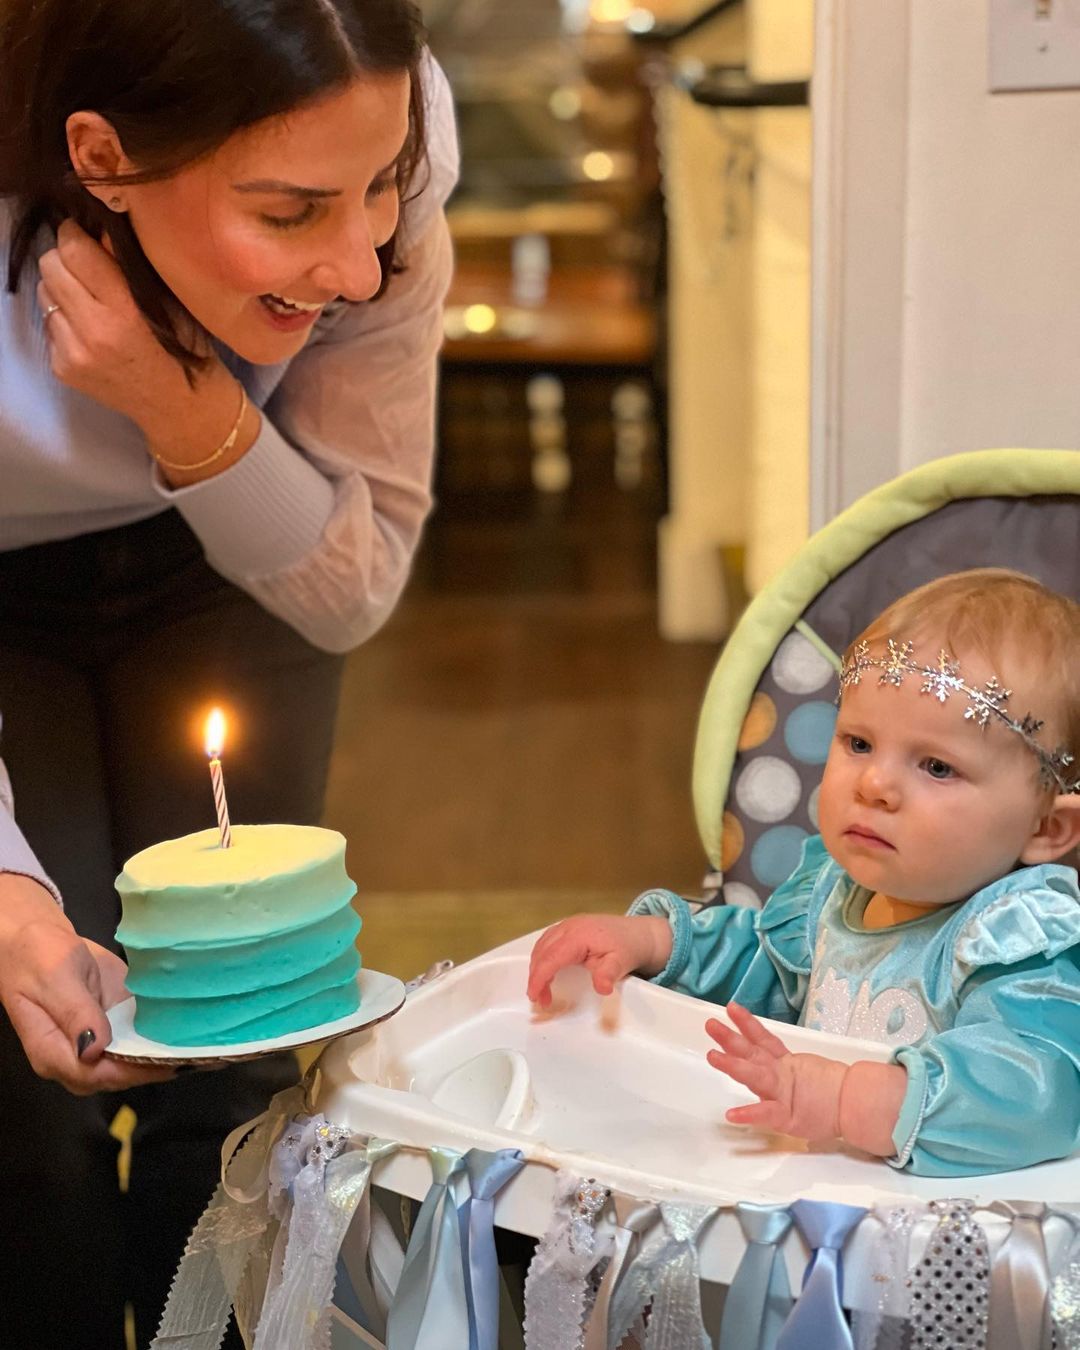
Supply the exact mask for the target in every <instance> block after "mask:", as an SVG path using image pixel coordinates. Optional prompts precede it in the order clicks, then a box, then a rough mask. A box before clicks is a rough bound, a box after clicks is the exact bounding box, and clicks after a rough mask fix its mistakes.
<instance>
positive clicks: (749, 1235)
mask: <svg viewBox="0 0 1080 1350" xmlns="http://www.w3.org/2000/svg"><path fill="white" fill-rule="evenodd" d="M735 1217H736V1218H737V1219H738V1221H739V1227H740V1228H741V1229H742V1231H743V1236H744V1237H745V1238H746V1242H747V1247H746V1251H745V1252H744V1253H743V1257H742V1260H741V1261H740V1262H739V1267H738V1269H737V1270H736V1272H735V1277H734V1279H733V1280H732V1281H731V1288H730V1289H729V1290H728V1293H727V1298H726V1299H725V1300H724V1315H723V1320H722V1321H721V1323H720V1341H719V1345H718V1347H717V1350H775V1347H776V1342H777V1339H778V1338H779V1335H780V1331H781V1329H782V1328H783V1325H784V1323H785V1322H786V1321H787V1318H788V1316H789V1314H790V1313H791V1305H792V1297H791V1285H790V1283H789V1282H788V1273H787V1266H786V1265H785V1264H784V1256H783V1253H782V1252H781V1250H780V1243H781V1242H783V1240H784V1238H785V1237H787V1235H788V1232H789V1230H790V1228H791V1222H792V1220H791V1213H790V1211H789V1210H788V1208H787V1206H786V1205H755V1204H753V1203H751V1202H750V1201H744V1202H742V1203H740V1204H737V1205H736V1206H735Z"/></svg>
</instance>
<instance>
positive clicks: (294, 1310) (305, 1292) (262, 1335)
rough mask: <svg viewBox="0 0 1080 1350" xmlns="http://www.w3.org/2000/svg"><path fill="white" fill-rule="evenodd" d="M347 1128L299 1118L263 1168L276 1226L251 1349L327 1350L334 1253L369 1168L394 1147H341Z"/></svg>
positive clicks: (362, 1144)
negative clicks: (272, 1256) (267, 1167)
mask: <svg viewBox="0 0 1080 1350" xmlns="http://www.w3.org/2000/svg"><path fill="white" fill-rule="evenodd" d="M349 1141H350V1134H349V1131H348V1130H347V1129H344V1128H342V1127H340V1126H336V1125H332V1124H330V1123H329V1122H328V1121H327V1120H326V1119H325V1117H323V1116H310V1117H306V1118H305V1117H300V1118H298V1119H297V1120H296V1121H294V1122H293V1124H292V1126H291V1127H290V1128H289V1129H288V1130H286V1132H285V1133H284V1135H283V1136H282V1138H281V1139H280V1141H279V1143H278V1145H277V1147H276V1149H275V1150H274V1157H273V1160H272V1163H271V1166H270V1206H271V1209H272V1210H273V1212H274V1213H275V1214H276V1216H277V1217H278V1218H279V1220H280V1223H281V1228H280V1232H279V1237H278V1241H277V1244H276V1247H277V1250H278V1252H279V1253H280V1257H279V1258H278V1259H272V1261H271V1269H270V1280H269V1284H268V1287H267V1290H266V1296H265V1299H264V1301H263V1307H262V1313H261V1315H260V1317H259V1322H258V1327H257V1328H256V1331H255V1342H254V1350H329V1346H330V1303H331V1300H332V1299H333V1295H334V1281H335V1278H336V1275H337V1262H338V1254H339V1253H340V1251H341V1246H342V1242H343V1241H344V1238H345V1234H346V1232H347V1231H348V1228H349V1225H350V1224H351V1223H352V1220H353V1216H354V1215H355V1213H356V1209H357V1206H358V1205H359V1204H360V1201H361V1199H362V1197H363V1196H364V1195H365V1194H366V1192H367V1188H368V1184H369V1183H370V1180H371V1169H372V1167H373V1166H374V1164H375V1163H376V1162H377V1161H379V1160H380V1159H381V1158H383V1157H385V1156H387V1154H388V1153H389V1152H390V1151H392V1149H393V1148H394V1147H396V1145H392V1144H390V1143H389V1142H388V1141H385V1140H380V1139H374V1140H370V1141H358V1142H357V1146H356V1147H355V1148H351V1149H350V1148H349V1147H348V1145H349Z"/></svg>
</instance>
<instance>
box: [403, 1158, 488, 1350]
mask: <svg viewBox="0 0 1080 1350" xmlns="http://www.w3.org/2000/svg"><path fill="white" fill-rule="evenodd" d="M428 1157H429V1159H430V1162H431V1187H430V1189H429V1190H428V1193H427V1196H426V1197H425V1199H424V1203H423V1204H422V1205H421V1207H420V1213H419V1214H418V1215H417V1218H416V1224H415V1225H414V1227H413V1230H412V1234H411V1236H410V1238H409V1245H408V1247H407V1249H406V1251H405V1262H404V1265H403V1267H402V1271H401V1279H400V1281H399V1282H398V1288H397V1294H396V1296H395V1298H394V1302H393V1306H392V1307H391V1309H390V1315H389V1317H388V1318H387V1323H386V1345H387V1350H444V1347H446V1346H449V1345H453V1346H460V1347H462V1350H464V1347H465V1346H467V1345H468V1344H469V1307H468V1300H467V1297H466V1293H465V1269H464V1260H463V1253H462V1241H461V1220H460V1219H459V1217H458V1208H459V1206H460V1205H461V1204H463V1203H464V1201H465V1200H466V1198H467V1194H468V1189H467V1188H468V1172H467V1171H466V1168H465V1159H464V1157H463V1156H462V1154H460V1153H458V1152H457V1150H456V1149H452V1148H438V1147H436V1148H432V1149H429V1150H428Z"/></svg>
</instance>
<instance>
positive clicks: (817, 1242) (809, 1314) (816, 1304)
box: [776, 1200, 866, 1350]
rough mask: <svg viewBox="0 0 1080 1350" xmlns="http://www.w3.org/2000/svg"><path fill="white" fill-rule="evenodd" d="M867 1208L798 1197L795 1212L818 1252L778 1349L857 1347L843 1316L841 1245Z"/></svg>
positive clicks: (839, 1349)
mask: <svg viewBox="0 0 1080 1350" xmlns="http://www.w3.org/2000/svg"><path fill="white" fill-rule="evenodd" d="M865 1214H866V1210H865V1209H863V1208H861V1207H860V1206H858V1205H837V1204H833V1203H831V1202H828V1201H824V1200H796V1201H795V1203H794V1204H793V1205H792V1206H791V1217H792V1218H793V1219H794V1220H795V1225H796V1227H797V1228H798V1230H799V1232H800V1233H801V1234H802V1235H803V1237H804V1238H805V1239H806V1242H807V1245H808V1246H809V1247H810V1248H811V1249H812V1252H813V1254H812V1255H811V1257H810V1261H809V1263H808V1264H807V1267H806V1274H805V1275H804V1276H803V1286H802V1293H801V1294H800V1296H799V1301H798V1302H797V1303H796V1305H795V1307H794V1309H793V1311H792V1313H791V1316H790V1317H789V1318H788V1320H787V1321H786V1322H785V1323H784V1328H783V1330H782V1331H781V1332H780V1335H779V1337H778V1338H777V1341H776V1350H853V1346H852V1340H851V1332H850V1330H849V1329H848V1324H847V1322H846V1321H845V1319H844V1308H843V1302H842V1300H843V1295H844V1267H843V1262H842V1260H841V1257H840V1250H841V1248H842V1247H843V1245H844V1243H845V1242H846V1241H847V1237H848V1234H849V1233H850V1232H851V1230H852V1229H853V1228H854V1227H855V1226H856V1224H858V1222H859V1221H860V1219H862V1218H863V1217H864V1216H865Z"/></svg>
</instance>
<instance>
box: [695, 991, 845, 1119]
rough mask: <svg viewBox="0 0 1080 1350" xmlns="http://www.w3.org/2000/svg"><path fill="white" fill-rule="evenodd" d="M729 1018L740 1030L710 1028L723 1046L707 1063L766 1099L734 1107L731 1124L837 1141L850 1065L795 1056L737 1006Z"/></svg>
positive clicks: (730, 1006)
mask: <svg viewBox="0 0 1080 1350" xmlns="http://www.w3.org/2000/svg"><path fill="white" fill-rule="evenodd" d="M727 1013H728V1016H729V1017H730V1018H731V1020H732V1021H733V1022H734V1023H735V1026H736V1027H737V1028H738V1030H737V1031H732V1030H731V1028H730V1027H726V1026H725V1025H724V1024H723V1023H722V1022H718V1021H716V1019H715V1018H710V1019H709V1021H708V1022H706V1023H705V1030H706V1031H707V1032H708V1033H709V1035H710V1036H711V1037H712V1038H713V1040H714V1041H716V1043H717V1044H718V1045H719V1046H720V1047H721V1048H720V1049H719V1050H710V1051H709V1053H708V1056H707V1058H708V1061H709V1063H710V1064H711V1065H712V1066H713V1068H714V1069H719V1070H720V1072H721V1073H726V1074H727V1075H728V1077H730V1078H734V1079H735V1081H736V1082H737V1083H742V1084H744V1085H745V1086H746V1087H748V1088H749V1089H750V1091H751V1092H753V1093H754V1094H755V1095H756V1096H758V1097H760V1098H761V1100H760V1101H759V1102H758V1103H757V1104H756V1105H754V1106H734V1107H732V1108H731V1110H730V1111H728V1112H727V1119H728V1120H729V1121H731V1123H732V1124H733V1125H758V1126H760V1127H761V1128H762V1129H765V1130H773V1131H775V1132H776V1133H777V1134H791V1135H795V1136H796V1137H797V1138H799V1139H809V1140H811V1141H812V1142H814V1143H822V1142H825V1141H828V1140H832V1139H836V1138H838V1137H839V1136H840V1133H841V1129H840V1092H841V1088H842V1087H843V1083H844V1078H845V1076H846V1074H847V1071H848V1066H847V1065H846V1064H841V1063H839V1061H837V1060H834V1059H825V1058H823V1057H822V1056H821V1055H793V1054H791V1053H790V1052H789V1051H788V1050H787V1048H786V1047H785V1045H784V1043H783V1041H781V1040H779V1039H778V1038H777V1037H776V1036H774V1035H773V1034H772V1032H771V1031H767V1030H766V1029H765V1027H763V1026H762V1025H761V1023H760V1022H759V1021H758V1019H757V1018H756V1017H755V1016H754V1015H753V1014H752V1013H749V1012H747V1011H746V1009H745V1008H741V1007H739V1005H738V1004H737V1003H729V1004H728V1005H727ZM740 1033H741V1034H740Z"/></svg>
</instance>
